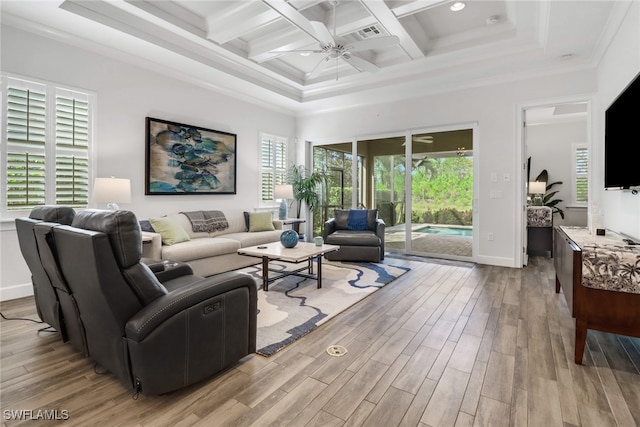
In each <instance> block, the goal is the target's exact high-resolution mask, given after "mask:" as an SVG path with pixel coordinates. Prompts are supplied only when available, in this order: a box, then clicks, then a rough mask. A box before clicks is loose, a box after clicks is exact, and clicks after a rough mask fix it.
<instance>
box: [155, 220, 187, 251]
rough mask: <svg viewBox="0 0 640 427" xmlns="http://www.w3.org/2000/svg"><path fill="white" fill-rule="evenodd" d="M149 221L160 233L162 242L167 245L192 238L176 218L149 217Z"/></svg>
mask: <svg viewBox="0 0 640 427" xmlns="http://www.w3.org/2000/svg"><path fill="white" fill-rule="evenodd" d="M149 222H150V223H151V225H152V226H153V229H154V230H155V231H156V233H160V235H161V236H162V243H163V244H165V245H167V246H169V245H175V244H176V243H180V242H187V241H189V240H191V239H189V235H188V234H187V232H186V231H184V229H183V228H182V227H181V226H180V223H179V222H178V221H176V219H175V218H172V217H166V216H165V217H162V218H149Z"/></svg>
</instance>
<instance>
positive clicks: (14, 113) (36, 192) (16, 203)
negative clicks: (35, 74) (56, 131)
mask: <svg viewBox="0 0 640 427" xmlns="http://www.w3.org/2000/svg"><path fill="white" fill-rule="evenodd" d="M46 103H47V98H46V88H45V87H44V86H40V85H36V84H31V85H16V86H14V87H8V88H7V90H6V104H5V105H6V117H7V126H6V130H7V139H6V141H7V148H6V150H7V151H6V152H7V157H6V165H5V167H6V186H7V193H6V194H7V195H6V206H7V209H30V208H32V207H34V206H37V205H43V204H45V200H46V198H45V183H46V160H45V159H46V153H45V149H46V125H47V123H46Z"/></svg>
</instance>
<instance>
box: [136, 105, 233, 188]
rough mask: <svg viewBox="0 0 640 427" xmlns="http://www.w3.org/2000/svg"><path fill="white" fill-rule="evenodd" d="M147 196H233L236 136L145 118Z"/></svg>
mask: <svg viewBox="0 0 640 427" xmlns="http://www.w3.org/2000/svg"><path fill="white" fill-rule="evenodd" d="M146 132H147V137H146V139H147V143H146V176H145V194H146V195H178V194H236V144H237V141H236V135H235V134H233V133H227V132H221V131H217V130H212V129H206V128H202V127H197V126H192V125H186V124H182V123H176V122H170V121H166V120H160V119H154V118H151V117H147V118H146Z"/></svg>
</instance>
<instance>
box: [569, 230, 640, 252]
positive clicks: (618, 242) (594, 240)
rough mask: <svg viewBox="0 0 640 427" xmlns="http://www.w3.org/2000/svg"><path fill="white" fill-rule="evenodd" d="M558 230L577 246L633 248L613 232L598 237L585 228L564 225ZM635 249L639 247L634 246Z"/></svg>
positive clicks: (608, 231) (622, 237) (621, 236)
mask: <svg viewBox="0 0 640 427" xmlns="http://www.w3.org/2000/svg"><path fill="white" fill-rule="evenodd" d="M558 227H560V229H561V230H562V231H564V232H565V233H566V234H567V236H569V238H571V240H573V241H574V242H576V243H577V244H578V246H583V245H590V246H629V247H630V248H633V247H634V246H632V245H627V244H626V243H625V242H623V241H622V239H624V238H625V236H623V235H621V234H618V233H616V232H614V231H610V230H607V231H606V235H604V236H598V235H596V234H591V233H590V232H589V229H588V228H586V227H573V226H566V225H559V226H558ZM635 247H636V248H637V247H639V246H637V245H636V246H635Z"/></svg>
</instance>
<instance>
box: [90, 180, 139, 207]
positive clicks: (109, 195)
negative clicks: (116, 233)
mask: <svg viewBox="0 0 640 427" xmlns="http://www.w3.org/2000/svg"><path fill="white" fill-rule="evenodd" d="M93 201H94V202H96V203H106V204H107V208H108V209H111V210H112V211H117V210H118V209H120V207H119V206H118V203H131V180H129V179H126V178H114V177H111V178H96V179H95V181H94V182H93Z"/></svg>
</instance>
